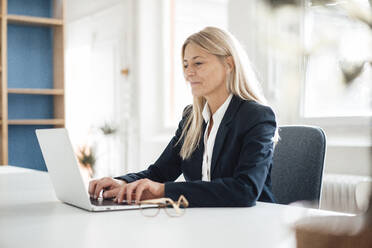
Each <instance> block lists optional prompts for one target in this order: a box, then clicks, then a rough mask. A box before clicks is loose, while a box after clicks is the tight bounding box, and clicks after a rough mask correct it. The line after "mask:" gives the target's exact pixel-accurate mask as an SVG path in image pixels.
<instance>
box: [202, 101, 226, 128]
mask: <svg viewBox="0 0 372 248" xmlns="http://www.w3.org/2000/svg"><path fill="white" fill-rule="evenodd" d="M232 96H233V95H232V94H230V95H229V97H228V98H227V99H226V100H225V102H224V103H223V104H222V105H221V106H220V107H219V108H218V109H217V111H216V112H215V113H214V115H213V116H212V118H213V122H214V123H220V122H221V121H222V118H223V116H224V115H225V112H226V110H227V107H228V106H229V104H230V102H231V99H232ZM202 115H203V119H204V121H205V122H206V123H208V122H209V120H210V118H211V112H210V110H209V106H208V102H206V103H205V105H204V108H203V112H202Z"/></svg>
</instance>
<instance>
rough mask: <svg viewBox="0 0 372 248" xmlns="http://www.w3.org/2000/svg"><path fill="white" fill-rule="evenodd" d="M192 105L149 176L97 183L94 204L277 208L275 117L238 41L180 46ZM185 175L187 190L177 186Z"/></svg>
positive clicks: (216, 37) (221, 34) (207, 34)
mask: <svg viewBox="0 0 372 248" xmlns="http://www.w3.org/2000/svg"><path fill="white" fill-rule="evenodd" d="M182 59H183V67H184V77H185V79H186V81H187V82H189V83H190V85H191V89H192V94H193V98H194V100H193V104H192V105H190V106H188V107H186V108H185V110H184V113H183V118H182V120H181V121H180V123H179V126H178V129H177V131H176V133H175V136H174V137H173V138H172V140H171V141H170V143H169V144H168V146H167V147H166V149H165V150H164V152H163V153H162V154H161V156H160V157H159V159H158V160H157V161H156V162H155V163H154V164H153V165H151V166H150V167H149V168H148V169H147V170H144V171H141V172H139V173H131V174H127V175H124V176H121V177H117V178H115V179H113V178H108V177H106V178H102V179H99V180H93V181H91V182H90V185H89V193H90V195H91V196H92V197H98V195H99V194H100V192H101V191H102V190H103V197H104V198H112V197H115V200H116V201H118V202H121V201H123V200H124V199H126V200H127V201H128V202H129V203H131V201H132V200H134V199H135V201H136V203H138V202H139V201H140V200H144V199H151V198H160V197H169V198H172V199H173V200H177V199H178V197H179V196H180V195H184V196H185V197H186V198H187V199H188V201H189V203H190V207H243V206H253V205H255V202H256V200H260V201H265V202H274V197H273V194H272V192H271V178H270V172H271V167H272V157H273V151H274V141H275V140H276V139H277V125H276V121H275V115H274V113H273V111H272V110H271V108H270V107H268V106H266V105H265V104H266V101H265V99H264V97H263V96H262V95H261V93H260V91H259V83H258V81H257V79H256V77H255V74H254V72H253V70H252V69H251V67H250V65H249V61H248V58H247V56H246V54H245V52H244V50H243V49H242V48H241V46H240V44H239V43H238V41H237V40H236V39H235V38H234V37H233V36H232V35H231V34H229V33H228V32H226V31H223V30H221V29H218V28H215V27H207V28H205V29H204V30H202V31H200V32H198V33H195V34H193V35H191V36H190V37H189V38H188V39H187V40H186V41H185V43H184V44H183V46H182ZM181 173H183V175H184V177H185V179H186V182H174V181H175V180H176V179H177V178H178V177H179V176H180V175H181Z"/></svg>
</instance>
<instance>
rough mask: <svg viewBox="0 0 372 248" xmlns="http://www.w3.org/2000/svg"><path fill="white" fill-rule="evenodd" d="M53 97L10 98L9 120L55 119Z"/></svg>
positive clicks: (15, 96)
mask: <svg viewBox="0 0 372 248" xmlns="http://www.w3.org/2000/svg"><path fill="white" fill-rule="evenodd" d="M53 113H54V110H53V96H48V95H18V94H16V95H15V94H9V96H8V118H9V119H10V120H15V119H53V118H54V114H53Z"/></svg>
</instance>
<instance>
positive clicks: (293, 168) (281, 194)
mask: <svg viewBox="0 0 372 248" xmlns="http://www.w3.org/2000/svg"><path fill="white" fill-rule="evenodd" d="M279 136H280V140H279V142H278V143H277V144H276V146H275V150H274V157H273V167H272V171H271V179H272V190H273V194H274V196H275V198H276V201H277V203H279V204H289V203H291V202H295V201H311V202H312V206H313V207H316V208H319V205H320V195H321V188H322V177H323V166H324V158H325V152H326V136H325V133H324V132H323V130H322V129H321V128H319V127H311V126H281V127H279Z"/></svg>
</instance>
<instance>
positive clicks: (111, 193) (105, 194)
mask: <svg viewBox="0 0 372 248" xmlns="http://www.w3.org/2000/svg"><path fill="white" fill-rule="evenodd" d="M119 191H120V188H118V187H116V188H114V189H111V190H105V191H104V192H103V194H102V196H103V198H113V197H115V196H117V195H118V193H119Z"/></svg>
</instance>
